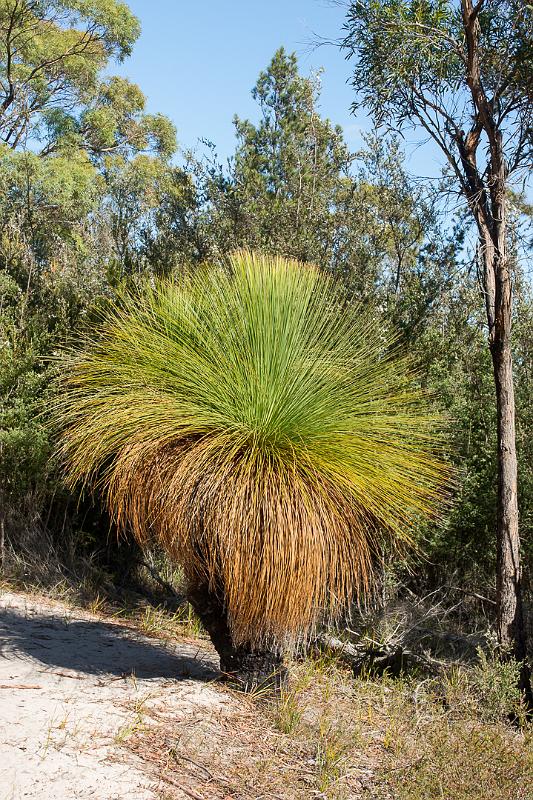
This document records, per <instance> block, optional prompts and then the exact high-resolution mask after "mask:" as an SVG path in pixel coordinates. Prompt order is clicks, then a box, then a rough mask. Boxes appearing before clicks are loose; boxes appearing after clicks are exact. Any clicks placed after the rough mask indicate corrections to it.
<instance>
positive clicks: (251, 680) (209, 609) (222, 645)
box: [187, 584, 287, 692]
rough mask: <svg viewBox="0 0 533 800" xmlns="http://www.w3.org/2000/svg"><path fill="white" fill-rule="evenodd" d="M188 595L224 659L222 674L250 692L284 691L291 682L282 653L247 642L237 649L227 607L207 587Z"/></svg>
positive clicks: (222, 660)
mask: <svg viewBox="0 0 533 800" xmlns="http://www.w3.org/2000/svg"><path fill="white" fill-rule="evenodd" d="M187 596H188V599H189V602H190V604H191V605H192V607H193V609H194V611H195V612H196V614H198V616H199V617H200V619H201V621H202V624H203V626H204V628H205V629H206V630H207V632H208V634H209V636H210V638H211V641H212V642H213V646H214V648H215V650H216V651H217V653H218V655H219V656H220V670H221V672H223V673H224V674H225V675H226V676H227V677H228V678H229V679H232V680H233V681H235V682H236V683H238V685H239V686H240V687H241V688H242V689H244V691H247V692H248V691H252V690H256V689H272V690H278V689H280V688H281V686H282V685H283V684H284V683H285V681H286V679H287V671H286V669H285V667H284V666H283V658H282V656H281V655H280V653H279V652H277V651H274V650H268V649H258V648H254V647H252V646H251V645H249V644H247V643H244V644H239V645H237V646H236V645H235V644H234V642H233V639H232V636H231V631H230V628H229V625H228V619H227V613H226V609H225V608H224V604H223V602H222V601H221V599H220V598H219V595H218V594H217V593H216V592H214V591H212V590H211V589H209V587H208V586H207V585H205V584H197V585H195V586H191V587H190V588H189V591H188V593H187Z"/></svg>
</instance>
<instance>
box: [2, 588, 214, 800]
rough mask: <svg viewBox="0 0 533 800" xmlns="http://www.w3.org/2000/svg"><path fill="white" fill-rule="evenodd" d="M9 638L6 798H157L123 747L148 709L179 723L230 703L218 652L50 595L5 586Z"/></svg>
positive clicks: (5, 653)
mask: <svg viewBox="0 0 533 800" xmlns="http://www.w3.org/2000/svg"><path fill="white" fill-rule="evenodd" d="M0 643H1V652H0V719H1V720H2V728H1V732H0V800H23V799H26V798H31V799H32V800H71V798H72V799H73V800H78V798H79V799H80V800H81V799H82V798H83V800H85V798H91V799H92V800H124V798H127V799H128V800H154V798H157V797H160V796H161V795H160V792H159V788H160V787H159V784H158V781H157V778H154V776H153V775H149V774H148V773H146V772H145V771H144V770H143V764H142V762H141V760H140V759H138V760H137V759H136V757H135V756H134V755H131V754H130V753H128V752H127V751H126V750H125V749H124V748H122V747H121V746H120V744H121V741H122V740H123V739H124V738H125V737H127V736H128V734H129V733H130V732H131V731H132V730H133V729H134V728H135V726H136V725H140V724H145V722H144V719H145V718H144V713H143V712H144V710H145V709H146V708H148V707H150V706H152V707H157V708H159V709H166V710H167V711H168V712H169V714H171V715H172V719H173V722H174V724H176V720H177V721H178V722H179V720H180V719H182V720H184V723H185V722H186V721H188V720H190V718H191V716H195V715H196V714H198V713H199V712H200V713H201V711H202V709H204V710H206V709H209V710H210V711H213V710H216V709H217V707H220V708H221V709H223V708H224V707H226V706H227V704H228V703H229V702H230V700H229V698H228V697H227V696H225V695H224V694H223V693H221V692H220V691H219V690H218V689H217V687H216V686H214V685H210V681H212V679H213V678H214V677H216V671H215V660H214V658H213V654H212V652H211V651H209V650H207V649H205V650H203V649H202V650H200V651H199V650H198V647H196V646H194V645H193V644H189V643H183V644H179V645H178V646H177V647H175V648H172V649H170V648H169V647H165V646H164V644H162V643H160V642H158V641H157V640H154V639H150V638H148V637H144V636H141V635H139V634H138V633H137V632H136V631H133V630H131V629H130V628H127V627H124V626H122V625H120V624H117V623H115V622H113V621H109V620H102V619H100V618H98V617H96V616H93V615H91V614H88V613H85V612H81V611H79V610H78V609H75V610H72V609H69V608H67V607H65V606H62V605H60V604H57V603H51V602H49V601H47V600H42V599H39V598H37V599H36V598H30V597H27V596H25V595H19V594H12V593H4V594H2V596H0Z"/></svg>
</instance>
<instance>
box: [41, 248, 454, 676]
mask: <svg viewBox="0 0 533 800" xmlns="http://www.w3.org/2000/svg"><path fill="white" fill-rule="evenodd" d="M341 302H342V301H341V297H340V295H339V294H338V292H337V291H336V290H335V286H334V284H333V283H332V279H331V278H328V277H326V276H325V275H324V274H323V273H320V272H319V271H318V269H317V268H315V267H311V266H306V265H302V264H299V263H298V262H294V261H288V260H285V259H282V258H280V257H276V258H274V257H268V256H264V255H253V254H251V253H247V252H240V253H237V254H234V255H233V256H232V257H231V258H230V260H229V263H228V264H227V266H226V269H222V268H208V267H204V268H203V269H200V270H195V271H193V272H192V273H191V274H190V275H189V276H188V277H184V278H183V279H182V280H180V281H179V282H176V283H162V284H159V285H156V286H155V287H151V288H150V287H148V286H147V287H146V289H145V291H144V293H142V294H136V295H125V296H124V297H123V298H122V299H121V302H120V303H119V304H118V305H117V306H116V307H115V308H114V309H112V310H111V311H110V312H109V314H108V315H107V317H106V319H105V320H104V322H103V324H102V325H101V327H100V330H99V331H98V332H97V333H95V332H94V331H93V332H92V334H91V336H90V338H88V339H87V341H86V342H85V343H83V342H82V343H81V344H80V346H79V347H78V348H77V349H75V351H74V352H73V353H71V354H70V355H67V356H66V361H65V364H64V369H63V370H62V377H61V379H60V382H59V387H58V388H59V392H58V400H57V403H56V406H55V410H54V419H55V424H56V425H57V427H58V430H59V436H60V439H59V442H60V444H59V454H60V456H61V458H62V461H63V464H64V467H65V473H66V477H67V479H68V481H69V483H70V484H71V485H72V486H75V485H79V484H81V485H82V486H83V485H85V486H92V487H93V488H95V489H96V490H97V491H99V492H101V493H103V496H104V497H105V499H106V502H107V505H108V507H109V510H110V512H111V513H112V514H113V515H114V518H115V520H116V522H117V523H118V525H119V526H122V527H124V528H127V529H130V530H132V531H133V532H134V534H135V535H136V537H137V539H138V540H139V541H140V542H141V544H143V545H146V544H150V543H154V542H156V543H158V544H159V545H160V546H162V547H163V548H164V549H165V550H166V551H167V552H168V553H169V555H170V556H171V558H172V559H173V560H175V561H176V562H178V563H179V564H181V566H182V567H183V570H184V573H185V576H186V579H187V583H188V592H189V598H190V601H191V603H192V605H193V607H194V608H195V610H196V611H197V613H198V614H199V616H200V618H201V619H202V621H203V623H204V625H205V627H206V628H207V630H208V632H209V634H210V636H211V638H212V641H213V644H214V646H215V648H216V649H217V651H218V653H219V654H220V660H221V668H222V670H223V671H225V672H229V673H233V674H234V675H235V676H236V677H237V678H238V679H240V680H241V681H242V682H243V684H244V685H245V686H247V687H250V686H251V685H254V684H257V683H261V682H262V681H265V680H268V679H269V678H270V677H272V676H271V673H272V672H276V671H278V676H277V680H279V678H280V673H282V661H281V655H282V652H283V649H284V647H287V646H289V647H290V646H291V645H293V646H294V645H295V643H296V642H297V641H298V640H299V639H300V640H301V639H302V637H303V638H305V637H306V636H307V635H308V634H309V632H310V631H311V630H312V629H313V626H314V625H315V624H316V623H317V621H318V620H319V619H323V618H324V617H327V616H335V615H336V614H338V613H339V611H340V610H342V609H343V608H344V607H345V606H346V604H347V603H349V602H351V601H353V600H354V598H355V597H356V596H357V595H361V594H362V593H364V592H365V591H367V590H368V589H369V587H370V586H371V583H372V579H371V575H372V565H373V563H374V561H375V559H376V554H377V553H379V551H380V540H382V539H383V538H384V537H386V538H388V539H390V540H392V542H393V543H394V544H396V545H400V544H402V543H404V544H405V543H407V542H409V540H410V530H411V528H412V526H413V525H414V524H415V523H416V522H417V520H419V519H420V517H421V516H424V515H434V514H435V512H436V510H437V508H438V505H439V501H440V499H441V497H442V494H443V491H444V486H445V483H446V479H447V467H446V465H445V464H444V463H443V461H442V460H441V458H440V456H439V448H440V441H441V440H440V437H439V432H438V428H439V424H440V422H439V419H438V417H436V416H435V415H434V414H432V413H431V412H430V411H429V410H428V404H427V402H426V398H425V397H424V394H423V393H422V392H421V391H420V390H419V389H417V388H416V384H415V382H414V381H413V379H412V377H411V367H410V363H409V359H408V358H407V357H406V356H405V355H401V354H399V353H398V352H396V353H395V352H394V351H393V350H392V351H391V350H390V349H389V348H387V341H386V337H385V335H384V333H383V329H382V325H381V324H380V323H379V321H377V320H376V319H375V318H374V319H373V318H372V317H371V316H370V315H365V314H363V313H362V311H361V309H357V308H355V307H354V306H353V305H349V306H347V307H346V308H344V309H342V313H340V311H341V309H340V304H341ZM389 344H390V343H389Z"/></svg>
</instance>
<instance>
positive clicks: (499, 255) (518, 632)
mask: <svg viewBox="0 0 533 800" xmlns="http://www.w3.org/2000/svg"><path fill="white" fill-rule="evenodd" d="M503 210H504V209H502V216H501V217H500V221H501V220H502V217H503ZM504 237H505V226H504V225H503V226H502V230H500V237H498V238H499V239H500V241H498V243H497V246H496V247H495V248H490V249H489V250H488V252H487V250H485V258H486V259H487V258H488V257H489V254H490V256H491V257H492V264H486V272H489V273H491V274H492V275H493V276H494V289H495V291H494V296H493V297H494V316H493V319H492V325H491V319H490V316H489V327H490V332H489V345H490V351H491V355H492V364H493V370H494V381H495V388H496V404H497V426H498V427H497V431H498V506H497V531H496V537H497V539H496V544H497V575H496V600H497V634H498V642H499V644H500V645H501V647H502V650H503V655H504V657H505V655H506V654H509V655H511V656H513V657H514V658H515V659H516V660H517V661H520V662H522V671H521V681H520V684H521V689H522V691H523V693H524V696H525V699H526V701H527V703H528V705H529V706H530V707H533V695H532V691H531V683H530V671H529V667H528V665H527V662H526V658H527V648H526V630H525V623H524V614H523V606H522V586H521V578H522V574H521V567H520V534H519V527H518V466H517V455H516V437H515V398H514V384H513V364H512V355H511V318H512V293H511V281H510V275H509V267H508V263H507V258H506V255H505V242H504V240H503V239H504Z"/></svg>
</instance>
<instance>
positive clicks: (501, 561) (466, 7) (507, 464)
mask: <svg viewBox="0 0 533 800" xmlns="http://www.w3.org/2000/svg"><path fill="white" fill-rule="evenodd" d="M461 6H462V12H463V24H464V29H465V38H466V46H467V83H468V86H469V88H470V93H471V97H472V103H473V106H474V108H475V111H476V117H475V121H474V125H473V127H472V130H471V131H470V133H469V134H468V135H467V136H466V137H465V136H464V134H463V133H462V132H459V133H458V135H457V139H456V141H457V144H458V148H459V151H460V154H461V161H462V165H463V169H464V173H465V182H464V184H463V186H464V188H465V190H466V191H465V194H466V195H467V199H468V202H469V206H470V209H471V211H472V213H473V215H474V218H475V220H476V223H477V227H478V232H479V241H480V245H481V253H482V260H483V276H482V282H483V290H484V293H485V308H486V313H487V324H488V331H489V336H488V343H489V348H490V353H491V357H492V366H493V371H494V383H495V390H496V407H497V433H498V503H497V523H496V546H497V574H496V602H497V634H498V642H499V644H500V646H501V648H502V656H503V657H504V658H505V657H506V656H507V655H511V656H513V657H514V658H516V659H517V661H520V662H523V667H522V673H521V688H522V690H523V692H524V693H525V696H526V698H527V700H528V703H529V704H530V705H533V695H532V691H531V683H530V673H529V668H528V666H527V664H526V657H527V643H526V629H525V623H524V614H523V606H522V588H521V578H522V575H521V565H520V532H519V514H518V461H517V454H516V424H515V394H514V383H513V361H512V351H511V325H512V282H511V274H510V261H509V255H508V252H507V238H508V229H507V194H508V186H507V168H506V161H505V155H504V147H503V141H502V132H501V130H500V129H499V127H498V124H497V121H496V119H495V116H494V108H493V103H491V102H489V100H488V97H487V95H486V93H485V90H484V87H483V83H482V80H481V73H480V63H479V34H480V28H479V19H478V14H479V10H480V8H481V6H482V2H481V3H480V2H478V3H477V4H476V5H474V4H473V3H472V0H462V3H461ZM482 131H484V133H485V135H486V137H487V140H488V144H489V151H490V158H489V161H488V168H487V172H486V175H485V176H483V177H482V176H481V175H480V172H479V170H478V167H477V163H476V152H477V148H478V145H479V141H480V135H481V132H482Z"/></svg>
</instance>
